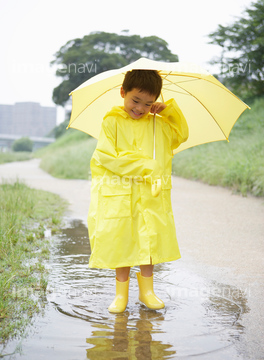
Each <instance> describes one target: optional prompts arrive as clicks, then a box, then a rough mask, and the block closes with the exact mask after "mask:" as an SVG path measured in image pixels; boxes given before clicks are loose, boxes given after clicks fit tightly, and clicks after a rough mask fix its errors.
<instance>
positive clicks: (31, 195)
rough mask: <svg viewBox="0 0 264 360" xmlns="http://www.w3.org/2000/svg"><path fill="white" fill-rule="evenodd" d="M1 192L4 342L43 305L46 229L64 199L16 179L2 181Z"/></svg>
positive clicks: (54, 224)
mask: <svg viewBox="0 0 264 360" xmlns="http://www.w3.org/2000/svg"><path fill="white" fill-rule="evenodd" d="M0 198H1V202H0V213H1V217H0V333H1V340H0V342H1V343H5V341H7V340H8V339H10V338H12V337H14V336H16V335H18V334H19V335H21V334H22V333H23V331H25V328H26V326H27V325H28V323H29V322H30V320H31V319H32V317H33V316H34V314H35V313H36V312H39V311H41V308H42V305H43V303H44V300H45V296H44V295H45V290H46V287H47V276H48V273H47V271H46V268H45V264H44V261H45V260H46V259H48V258H49V245H50V243H49V240H48V239H47V238H45V230H46V229H47V228H49V229H53V230H56V229H58V226H59V224H60V222H61V219H62V215H63V212H64V210H65V208H66V203H65V201H64V200H62V199H61V198H60V197H59V196H57V195H55V194H51V193H48V192H45V191H40V190H34V189H30V188H29V187H27V186H26V185H24V184H23V183H21V182H19V181H18V180H17V181H16V182H14V183H3V184H2V185H0ZM0 356H1V354H0Z"/></svg>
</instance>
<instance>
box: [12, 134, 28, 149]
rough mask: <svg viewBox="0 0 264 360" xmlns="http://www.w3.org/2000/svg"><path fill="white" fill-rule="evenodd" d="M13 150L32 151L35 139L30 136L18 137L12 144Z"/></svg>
mask: <svg viewBox="0 0 264 360" xmlns="http://www.w3.org/2000/svg"><path fill="white" fill-rule="evenodd" d="M12 150H13V151H28V152H31V151H32V150H33V141H32V140H30V139H29V138H28V137H22V138H20V139H17V140H15V141H14V142H13V144H12Z"/></svg>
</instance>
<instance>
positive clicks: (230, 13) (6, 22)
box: [0, 0, 255, 122]
mask: <svg viewBox="0 0 264 360" xmlns="http://www.w3.org/2000/svg"><path fill="white" fill-rule="evenodd" d="M252 2H255V0H163V1H161V0H158V1H157V0H153V1H147V0H145V1H144V0H134V1H133V2H130V4H129V2H128V1H124V0H111V1H107V0H105V1H102V0H92V1H90V0H75V1H74V2H73V1H65V0H63V1H62V0H45V1H43V0H38V1H36V0H23V1H21V0H8V1H6V0H0V16H1V21H0V44H1V56H0V79H1V87H0V104H14V103H15V102H23V101H34V102H39V103H40V104H41V105H42V106H54V105H55V104H54V103H53V102H52V91H53V88H54V87H56V86H58V85H59V83H60V82H61V79H60V78H57V77H56V76H55V71H56V67H54V66H53V67H51V66H50V62H51V61H52V60H53V59H54V54H55V53H56V51H58V50H59V49H60V47H61V46H63V45H64V44H65V43H66V42H67V41H69V40H72V39H75V38H82V37H83V36H84V35H88V34H90V33H91V32H94V31H106V32H113V33H117V34H121V32H122V30H129V32H128V34H130V35H134V34H137V35H140V36H150V35H156V36H158V37H160V38H162V39H164V40H165V41H166V42H167V43H168V47H169V49H170V50H171V52H172V53H174V54H177V55H178V56H179V60H180V61H187V62H192V63H196V64H198V65H200V66H202V67H204V68H205V69H206V70H208V71H211V72H212V68H211V67H210V65H209V64H208V62H209V61H210V60H211V59H212V58H214V57H216V56H218V55H220V52H221V49H220V47H219V46H216V45H210V44H208V42H209V38H208V34H209V33H211V32H213V31H215V30H216V29H217V27H218V25H219V24H221V25H229V24H232V23H233V22H234V21H235V20H236V18H240V17H242V16H243V11H244V10H245V8H248V7H249V6H250V4H251V3H252ZM63 114H64V112H63V110H62V108H61V107H58V118H59V120H58V122H60V121H62V117H63V116H64V115H63Z"/></svg>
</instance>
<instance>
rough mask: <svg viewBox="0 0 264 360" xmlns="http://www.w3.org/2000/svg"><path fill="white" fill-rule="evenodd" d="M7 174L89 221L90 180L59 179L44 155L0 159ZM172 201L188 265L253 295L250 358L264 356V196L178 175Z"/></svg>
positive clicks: (0, 174)
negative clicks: (42, 164) (43, 165)
mask: <svg viewBox="0 0 264 360" xmlns="http://www.w3.org/2000/svg"><path fill="white" fill-rule="evenodd" d="M0 178H1V179H2V180H3V179H4V180H11V179H16V178H19V179H23V180H24V181H25V183H26V184H27V185H29V186H31V187H34V188H37V189H42V190H46V191H50V192H54V193H56V194H58V195H60V196H61V197H63V198H64V199H66V200H68V202H69V216H70V217H72V218H74V219H81V220H83V222H84V223H86V218H87V212H88V207H89V202H90V182H89V181H85V180H62V179H56V178H53V177H52V176H50V175H49V174H47V173H45V172H44V171H42V170H41V169H40V168H39V160H38V159H34V160H30V161H25V162H16V163H7V164H4V165H0ZM172 203H173V211H174V216H175V222H176V228H177V235H178V240H179V245H180V249H181V253H182V259H181V260H180V261H183V262H184V263H185V266H188V267H189V268H190V269H191V270H192V271H195V272H197V273H198V274H200V275H202V276H204V277H206V278H207V279H210V280H213V281H216V282H218V283H222V284H226V285H228V286H234V287H236V288H238V289H239V290H240V291H242V292H243V293H244V294H245V296H246V298H247V307H248V309H249V310H248V312H246V313H245V314H243V317H242V325H243V326H244V331H243V337H242V338H243V341H242V342H243V344H242V345H241V347H242V348H243V352H244V353H245V354H247V355H246V357H245V358H246V359H264V357H262V356H263V354H264V340H263V339H264V325H263V316H264V303H263V299H264V260H263V258H264V199H263V198H262V199H257V198H253V197H247V198H245V197H242V196H240V195H233V194H232V193H231V192H230V190H227V189H223V188H220V187H212V186H208V185H205V184H202V183H199V182H193V181H189V180H185V179H181V178H177V177H173V190H172Z"/></svg>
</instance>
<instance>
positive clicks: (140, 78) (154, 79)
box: [122, 70, 162, 100]
mask: <svg viewBox="0 0 264 360" xmlns="http://www.w3.org/2000/svg"><path fill="white" fill-rule="evenodd" d="M122 87H123V89H124V91H125V93H127V92H129V91H132V90H133V89H138V90H140V91H142V92H147V93H149V94H150V95H154V96H156V99H155V100H157V98H158V97H159V95H160V92H161V88H162V78H161V76H160V75H159V73H158V71H157V70H132V71H128V72H127V73H126V75H125V78H124V81H123V85H122Z"/></svg>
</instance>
